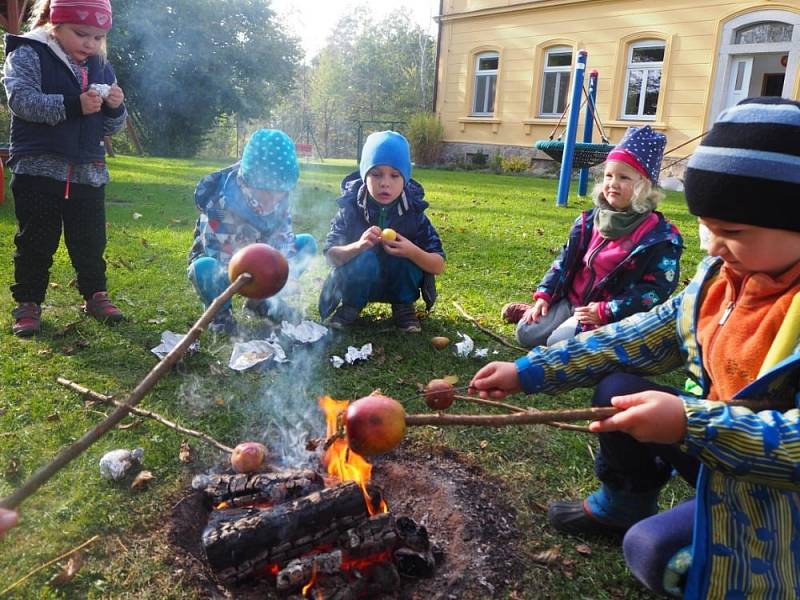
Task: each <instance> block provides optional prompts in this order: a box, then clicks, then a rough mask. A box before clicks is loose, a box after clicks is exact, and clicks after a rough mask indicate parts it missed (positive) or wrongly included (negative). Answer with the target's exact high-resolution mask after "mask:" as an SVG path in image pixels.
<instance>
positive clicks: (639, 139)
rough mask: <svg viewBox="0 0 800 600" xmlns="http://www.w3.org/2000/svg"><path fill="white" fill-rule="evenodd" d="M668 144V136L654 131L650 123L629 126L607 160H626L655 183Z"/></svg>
mask: <svg viewBox="0 0 800 600" xmlns="http://www.w3.org/2000/svg"><path fill="white" fill-rule="evenodd" d="M666 145H667V136H665V135H664V134H663V133H658V132H655V131H653V129H652V127H650V125H645V126H644V127H629V128H628V130H627V131H626V132H625V135H623V136H622V141H621V142H620V143H619V144H617V145H616V146H615V147H614V149H613V150H612V151H611V152H609V153H608V157H607V158H606V160H618V161H620V162H624V163H625V164H627V165H630V166H631V167H633V168H634V169H636V170H637V171H639V173H641V174H642V175H643V176H645V177H647V178H648V179H649V180H650V181H652V182H653V183H658V173H659V171H660V170H661V159H662V158H664V147H665V146H666Z"/></svg>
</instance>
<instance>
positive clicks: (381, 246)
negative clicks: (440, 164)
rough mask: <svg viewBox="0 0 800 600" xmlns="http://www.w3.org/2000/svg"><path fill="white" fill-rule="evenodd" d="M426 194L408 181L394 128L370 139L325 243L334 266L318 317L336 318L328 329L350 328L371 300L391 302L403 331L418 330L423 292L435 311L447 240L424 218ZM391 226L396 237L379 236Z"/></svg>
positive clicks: (406, 158)
mask: <svg viewBox="0 0 800 600" xmlns="http://www.w3.org/2000/svg"><path fill="white" fill-rule="evenodd" d="M424 195H425V191H424V190H423V189H422V186H421V185H420V184H419V183H417V182H416V181H414V180H413V179H411V153H410V150H409V147H408V141H407V140H406V138H404V137H403V136H402V135H400V134H399V133H395V132H394V131H380V132H377V133H373V134H371V135H370V136H369V137H368V138H367V141H366V143H365V144H364V149H363V150H362V152H361V164H360V169H359V172H356V173H352V174H350V175H348V176H347V177H345V178H344V180H343V181H342V196H341V197H340V198H339V200H338V203H339V212H337V213H336V216H335V217H334V218H333V221H331V229H330V232H329V233H328V237H327V239H326V241H325V254H326V256H327V257H328V261H329V262H330V263H331V264H332V265H333V266H334V269H333V271H332V272H331V274H330V275H329V276H328V279H327V280H326V282H325V285H324V286H323V289H322V293H321V295H320V300H319V312H320V316H321V317H322V318H323V319H325V318H326V317H328V316H329V315H330V314H331V313H333V316H332V317H331V319H330V326H331V327H333V328H334V329H343V328H345V327H349V326H350V325H352V324H353V323H354V322H355V321H356V319H357V318H358V315H359V314H360V313H361V310H362V309H363V308H364V307H365V306H366V305H367V303H369V302H389V303H391V305H392V317H393V320H394V323H395V325H396V326H397V327H398V329H400V330H401V331H406V332H412V333H413V332H419V331H421V327H420V323H419V318H418V317H417V310H416V308H415V306H414V303H415V302H416V300H417V298H419V295H420V288H422V296H423V299H424V300H425V304H426V307H427V308H428V309H430V307H431V306H432V305H433V303H434V301H435V299H436V286H435V279H434V276H435V275H438V274H439V273H441V272H442V271H443V270H444V264H445V263H444V250H442V241H441V240H440V239H439V234H438V233H436V229H434V227H433V225H432V224H431V222H430V220H428V217H427V216H426V215H425V209H426V208H427V207H428V203H427V202H425V200H424ZM386 229H392V230H393V232H394V233H395V236H394V239H389V237H387V236H384V235H383V234H382V232H383V231H385V230H386ZM389 235H391V234H389ZM340 302H341V306H340V305H339V303H340ZM337 307H338V308H337ZM334 310H335V311H336V312H335V313H334Z"/></svg>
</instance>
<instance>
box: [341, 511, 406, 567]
mask: <svg viewBox="0 0 800 600" xmlns="http://www.w3.org/2000/svg"><path fill="white" fill-rule="evenodd" d="M396 543H397V533H396V531H395V523H394V517H393V516H392V514H391V513H381V514H378V515H375V516H373V517H370V518H369V520H368V521H366V522H365V523H361V524H360V525H358V526H357V527H354V528H353V529H350V530H348V531H346V532H345V533H344V534H343V535H341V536H340V537H339V546H340V547H341V548H343V549H344V550H346V551H347V555H348V556H349V557H351V558H358V557H365V556H374V555H376V554H380V553H381V552H385V551H386V550H390V549H392V548H394V546H395V544H396Z"/></svg>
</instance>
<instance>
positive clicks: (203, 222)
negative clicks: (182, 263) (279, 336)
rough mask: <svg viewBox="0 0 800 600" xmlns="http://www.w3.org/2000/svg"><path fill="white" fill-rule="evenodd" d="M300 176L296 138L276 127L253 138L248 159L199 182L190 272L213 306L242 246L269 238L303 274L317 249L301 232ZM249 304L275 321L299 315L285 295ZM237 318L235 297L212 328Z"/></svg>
mask: <svg viewBox="0 0 800 600" xmlns="http://www.w3.org/2000/svg"><path fill="white" fill-rule="evenodd" d="M299 176H300V171H299V167H298V164H297V155H296V154H295V149H294V142H292V140H291V138H290V137H289V136H288V135H286V134H285V133H283V132H282V131H278V130H275V129H259V130H258V131H256V132H255V133H254V134H253V135H252V136H251V137H250V140H249V141H248V142H247V145H246V146H245V147H244V151H243V152H242V160H241V161H240V162H238V163H236V164H234V165H231V166H230V167H226V168H225V169H222V170H221V171H216V172H214V173H211V175H208V176H206V177H205V178H203V180H202V181H201V182H200V183H199V184H198V185H197V189H196V190H195V193H194V201H195V204H196V205H197V208H198V209H199V210H200V217H199V218H198V219H197V224H196V225H195V230H194V242H193V244H192V249H191V250H190V251H189V270H188V275H189V279H190V280H191V282H192V284H193V285H194V287H195V290H196V291H197V294H198V295H199V296H200V299H201V300H202V301H203V304H205V305H206V306H208V305H209V304H211V303H212V302H213V301H214V299H215V298H216V297H217V296H219V295H220V294H221V293H222V292H223V291H224V290H225V288H226V287H228V285H230V281H229V280H228V263H229V262H230V260H231V257H232V256H233V255H234V254H235V253H236V251H237V250H240V249H241V248H244V247H245V246H247V245H249V244H253V243H264V244H269V245H270V246H272V247H273V248H275V249H276V250H278V251H279V252H281V253H282V254H283V255H284V256H285V257H286V258H287V259H288V261H289V278H290V280H292V279H297V278H298V277H299V276H300V275H301V274H302V273H303V271H304V270H305V268H306V266H307V265H308V262H309V260H310V259H311V257H312V256H314V255H315V254H316V253H317V242H316V241H315V240H314V238H313V237H312V236H310V235H308V234H298V235H295V234H294V232H293V231H292V215H291V204H290V201H289V194H290V192H291V191H292V190H293V189H294V187H295V185H296V184H297V179H298V177H299ZM245 308H247V309H248V310H250V311H252V312H254V313H255V314H258V315H259V316H262V317H268V318H270V319H272V320H275V321H280V320H282V319H290V320H295V319H296V318H297V315H296V314H295V311H294V310H293V309H291V308H290V307H289V306H287V305H286V303H285V302H284V301H283V300H281V299H280V298H279V297H272V298H268V299H266V300H248V301H247V302H246V304H245ZM235 327H236V323H235V321H234V318H233V311H232V310H231V302H230V300H229V301H228V303H227V304H226V305H225V307H224V308H223V309H222V310H221V311H220V312H219V314H217V316H216V317H215V318H214V321H213V322H212V323H211V324H210V325H209V330H210V331H214V332H217V333H226V334H231V333H233V332H234V330H235Z"/></svg>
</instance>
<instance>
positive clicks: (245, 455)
mask: <svg viewBox="0 0 800 600" xmlns="http://www.w3.org/2000/svg"><path fill="white" fill-rule="evenodd" d="M266 460H267V447H266V446H265V445H264V444H259V443H258V442H242V443H241V444H239V445H237V446H236V447H235V448H234V449H233V452H231V466H232V467H233V470H234V471H236V472H237V473H257V472H259V471H261V470H262V469H263V468H264V463H265V462H266Z"/></svg>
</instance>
